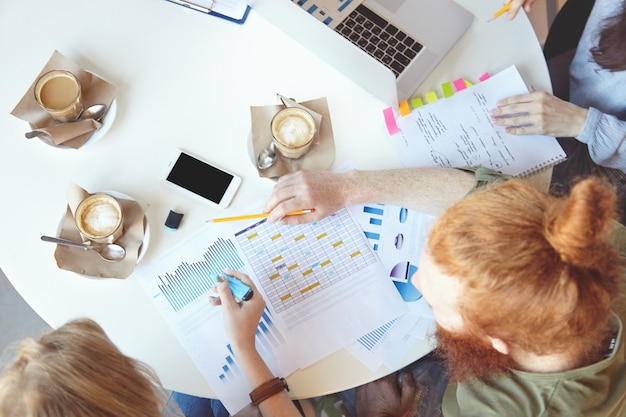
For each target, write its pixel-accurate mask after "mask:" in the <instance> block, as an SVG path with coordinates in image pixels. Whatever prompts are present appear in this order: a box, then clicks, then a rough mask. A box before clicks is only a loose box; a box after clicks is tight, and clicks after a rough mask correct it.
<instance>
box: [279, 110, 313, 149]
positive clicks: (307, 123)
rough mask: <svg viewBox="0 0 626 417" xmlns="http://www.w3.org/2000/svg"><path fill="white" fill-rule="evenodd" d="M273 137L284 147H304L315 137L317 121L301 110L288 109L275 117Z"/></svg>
mask: <svg viewBox="0 0 626 417" xmlns="http://www.w3.org/2000/svg"><path fill="white" fill-rule="evenodd" d="M272 135H274V137H275V138H276V140H278V141H279V142H281V143H282V144H284V145H287V146H290V147H300V146H304V145H306V144H307V143H308V142H309V141H310V140H311V139H312V138H313V136H314V135H315V121H314V120H313V118H312V117H311V115H310V114H309V113H306V112H305V111H303V110H301V109H298V108H288V109H285V110H282V111H280V112H278V113H277V114H276V116H275V117H274V120H273V121H272Z"/></svg>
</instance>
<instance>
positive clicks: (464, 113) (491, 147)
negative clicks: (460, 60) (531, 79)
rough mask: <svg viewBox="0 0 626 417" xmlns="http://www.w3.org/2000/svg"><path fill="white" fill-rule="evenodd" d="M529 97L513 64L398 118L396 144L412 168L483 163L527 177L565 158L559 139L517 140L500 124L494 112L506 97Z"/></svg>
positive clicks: (527, 137) (526, 138)
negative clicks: (493, 122) (493, 116)
mask: <svg viewBox="0 0 626 417" xmlns="http://www.w3.org/2000/svg"><path fill="white" fill-rule="evenodd" d="M526 93H528V88H527V86H526V84H525V83H524V80H523V79H522V77H521V76H520V74H519V72H518V71H517V68H515V67H514V66H511V67H509V68H507V69H506V70H504V71H502V72H500V73H498V74H496V75H493V76H491V77H490V78H488V79H486V80H485V81H482V82H480V83H478V84H474V85H473V86H471V87H469V88H467V89H465V90H462V91H458V92H456V93H455V94H454V95H453V96H451V97H448V98H445V99H439V100H437V101H435V102H433V103H430V104H427V105H424V106H422V107H418V108H416V109H413V110H412V111H411V113H409V114H408V115H406V116H398V118H397V119H396V124H397V127H398V129H399V132H398V133H395V134H393V135H391V142H392V143H393V144H394V146H395V147H396V149H397V150H398V152H399V155H400V158H401V160H402V163H403V164H404V166H406V167H428V166H439V167H452V168H463V167H467V166H476V165H482V166H485V167H488V168H492V169H494V170H497V171H500V172H503V173H505V174H509V175H513V176H520V177H523V176H527V175H530V174H532V173H534V172H537V171H539V170H541V169H543V168H547V167H550V166H552V165H554V164H556V163H558V162H560V161H562V160H563V159H565V156H566V155H565V152H564V151H563V149H562V148H561V146H560V145H559V143H558V141H557V140H556V139H555V138H554V137H550V136H542V135H523V136H515V135H511V134H508V133H506V132H505V131H504V127H503V126H494V125H493V124H492V123H491V119H490V117H489V111H490V110H491V109H493V108H494V107H496V102H497V101H498V100H500V99H503V98H506V97H510V96H513V95H517V94H526Z"/></svg>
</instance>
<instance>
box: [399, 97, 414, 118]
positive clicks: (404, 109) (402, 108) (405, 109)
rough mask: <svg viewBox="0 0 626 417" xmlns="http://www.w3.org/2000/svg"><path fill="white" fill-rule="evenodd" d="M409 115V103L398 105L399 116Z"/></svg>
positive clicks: (404, 102)
mask: <svg viewBox="0 0 626 417" xmlns="http://www.w3.org/2000/svg"><path fill="white" fill-rule="evenodd" d="M409 113H411V108H410V107H409V102H408V101H406V100H404V101H403V102H401V103H400V116H406V115H407V114H409Z"/></svg>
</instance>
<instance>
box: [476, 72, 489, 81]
mask: <svg viewBox="0 0 626 417" xmlns="http://www.w3.org/2000/svg"><path fill="white" fill-rule="evenodd" d="M489 77H490V75H489V73H488V72H486V73H484V74H483V75H481V76H480V78H478V79H479V80H480V81H485V80H486V79H488V78H489Z"/></svg>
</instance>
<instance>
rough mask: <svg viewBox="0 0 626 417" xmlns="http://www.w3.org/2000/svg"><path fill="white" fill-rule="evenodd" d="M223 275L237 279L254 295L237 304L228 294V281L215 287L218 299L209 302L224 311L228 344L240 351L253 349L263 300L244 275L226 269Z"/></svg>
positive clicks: (263, 305)
mask: <svg viewBox="0 0 626 417" xmlns="http://www.w3.org/2000/svg"><path fill="white" fill-rule="evenodd" d="M224 273H226V274H228V275H231V276H233V277H235V278H239V279H240V280H241V281H242V282H243V283H245V284H247V285H248V286H249V287H250V288H252V291H254V294H253V295H252V297H251V298H250V299H249V300H248V301H245V302H239V303H238V302H237V300H235V297H233V295H232V294H231V292H230V288H229V287H228V281H227V280H223V281H221V282H220V283H218V285H217V293H218V294H219V298H218V297H211V298H210V302H211V304H212V305H214V306H217V305H221V306H222V307H223V309H224V328H225V329H226V335H227V336H228V340H229V341H230V343H231V344H232V345H233V346H237V347H239V348H240V349H241V350H245V349H254V337H255V334H256V329H257V326H258V325H259V320H261V315H262V314H263V310H264V309H265V300H263V297H261V294H260V293H259V291H258V290H257V288H256V286H255V285H254V283H253V282H252V280H251V279H250V278H248V276H247V275H246V274H244V273H242V272H239V271H234V270H232V269H226V270H224Z"/></svg>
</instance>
